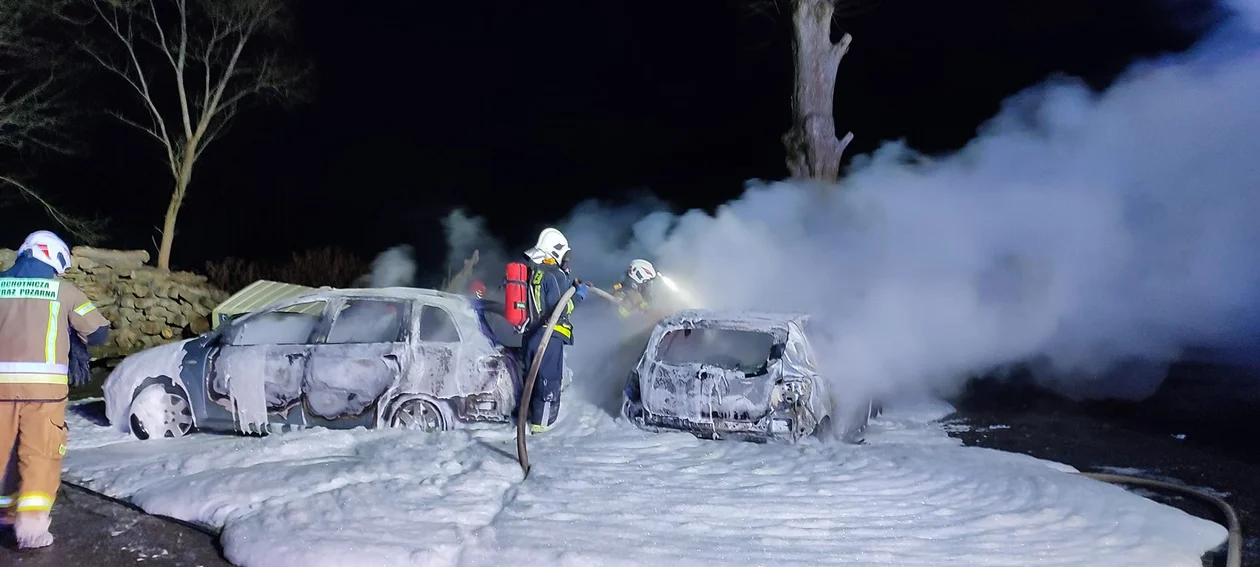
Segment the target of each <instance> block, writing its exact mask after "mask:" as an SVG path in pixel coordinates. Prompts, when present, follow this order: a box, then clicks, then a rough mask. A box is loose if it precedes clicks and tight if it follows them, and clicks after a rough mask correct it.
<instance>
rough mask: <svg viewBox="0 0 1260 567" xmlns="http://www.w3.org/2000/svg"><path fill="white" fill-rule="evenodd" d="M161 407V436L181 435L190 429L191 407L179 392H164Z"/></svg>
mask: <svg viewBox="0 0 1260 567" xmlns="http://www.w3.org/2000/svg"><path fill="white" fill-rule="evenodd" d="M164 399H165V401H166V404H165V405H163V407H162V437H183V436H184V435H185V434H187V433H188V431H189V430H191V429H192V408H191V407H189V406H188V400H185V399H184V397H183V396H181V395H179V394H172V393H170V392H167V393H166V396H165V397H164Z"/></svg>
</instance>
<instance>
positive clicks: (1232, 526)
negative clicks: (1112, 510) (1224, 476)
mask: <svg viewBox="0 0 1260 567" xmlns="http://www.w3.org/2000/svg"><path fill="white" fill-rule="evenodd" d="M1076 474H1079V475H1080V476H1083V477H1085V478H1092V479H1094V480H1097V481H1102V482H1106V483H1111V484H1133V485H1137V486H1149V487H1151V488H1161V489H1164V490H1171V491H1174V492H1180V493H1182V494H1189V495H1191V496H1196V497H1198V498H1200V499H1203V500H1206V501H1208V502H1211V503H1212V504H1214V505H1215V506H1216V507H1217V508H1219V509H1220V510H1221V513H1222V514H1224V515H1225V521H1226V526H1225V527H1226V529H1228V530H1229V540H1228V541H1229V544H1228V545H1227V546H1226V555H1225V567H1240V566H1241V565H1242V542H1243V539H1242V524H1241V522H1239V521H1238V513H1237V512H1235V511H1234V508H1233V506H1230V505H1229V503H1228V502H1226V501H1225V500H1224V499H1222V498H1220V497H1218V496H1214V495H1212V494H1208V493H1206V492H1204V491H1202V490H1195V489H1193V488H1190V487H1188V486H1181V485H1179V484H1173V483H1171V482H1163V481H1159V480H1151V479H1148V478H1141V477H1136V476H1125V475H1119V474H1108V473H1087V472H1083V473H1076Z"/></svg>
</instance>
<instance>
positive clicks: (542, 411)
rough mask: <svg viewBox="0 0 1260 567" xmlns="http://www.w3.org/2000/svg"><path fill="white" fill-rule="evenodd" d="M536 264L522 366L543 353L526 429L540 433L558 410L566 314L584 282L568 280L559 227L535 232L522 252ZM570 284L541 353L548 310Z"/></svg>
mask: <svg viewBox="0 0 1260 567" xmlns="http://www.w3.org/2000/svg"><path fill="white" fill-rule="evenodd" d="M525 255H526V257H528V258H530V259H531V260H534V261H536V262H537V263H536V264H535V265H534V266H533V267H532V269H531V270H530V281H529V311H530V319H529V320H530V324H529V327H528V328H527V329H526V331H525V337H524V339H525V346H526V348H525V368H530V367H531V366H532V365H533V363H534V357H536V356H542V363H541V364H540V365H539V367H538V376H537V378H535V382H534V390H533V392H532V393H531V394H530V404H529V406H530V407H529V430H530V433H542V432H544V431H546V430H547V429H548V428H549V427H551V424H553V423H555V421H556V417H557V416H558V415H559V413H560V385H561V382H562V381H563V380H564V346H565V345H570V344H573V323H572V322H570V320H569V316H570V315H571V314H572V313H573V307H574V305H576V304H577V303H581V302H582V300H583V299H586V290H587V287H588V286H587V284H586V283H584V282H581V281H577V280H570V279H569V275H568V267H569V258H570V249H569V241H568V239H566V238H565V237H564V234H561V232H560V231H559V230H556V229H554V228H547V229H545V230H543V231H542V233H541V234H539V235H538V243H537V244H536V245H535V246H534V248H533V249H531V250H530V251H528V252H526V253H525ZM570 285H572V286H575V287H576V288H577V290H576V291H574V293H573V297H572V298H571V299H570V300H569V301H568V303H567V304H566V305H565V308H564V312H563V314H562V315H561V316H560V318H559V319H558V320H557V321H556V326H555V329H554V330H553V331H552V337H551V340H550V341H548V343H547V349H546V350H545V351H544V352H542V353H541V355H540V353H539V352H538V347H539V345H540V344H541V342H542V338H543V335H544V333H543V331H544V330H545V328H546V326H547V321H548V320H549V319H550V318H551V313H552V312H553V311H554V310H555V309H556V305H557V304H559V303H560V296H561V295H563V294H564V291H565V289H567V288H568V287H569V286H570Z"/></svg>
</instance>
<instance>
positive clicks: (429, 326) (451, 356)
mask: <svg viewBox="0 0 1260 567" xmlns="http://www.w3.org/2000/svg"><path fill="white" fill-rule="evenodd" d="M415 344H416V352H417V356H416V360H415V362H414V363H413V364H414V365H415V366H414V367H413V369H412V375H413V376H416V377H417V381H416V382H415V383H414V384H413V385H412V386H413V389H414V390H416V391H418V392H422V393H426V394H429V395H432V396H436V397H441V396H442V395H443V394H444V390H448V389H459V390H462V389H463V388H462V387H460V386H461V385H455V384H450V385H448V384H447V381H448V380H452V379H454V376H455V375H456V372H457V371H458V370H459V365H460V364H461V363H462V361H461V359H460V355H461V354H462V353H461V351H460V348H459V347H460V344H461V339H460V333H459V327H458V325H456V324H455V318H454V317H452V316H451V314H450V313H449V312H447V311H446V309H443V308H441V307H438V306H436V305H424V306H423V307H421V309H420V320H419V321H418V322H417V325H416V340H415ZM451 386H455V388H451ZM464 386H467V385H464Z"/></svg>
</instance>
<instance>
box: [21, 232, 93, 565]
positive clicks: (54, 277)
mask: <svg viewBox="0 0 1260 567" xmlns="http://www.w3.org/2000/svg"><path fill="white" fill-rule="evenodd" d="M69 267H70V248H69V247H67V246H66V243H65V242H63V241H62V240H61V239H60V238H58V237H57V235H55V234H53V233H51V232H48V231H46V230H41V231H38V232H34V233H31V235H30V236H28V237H26V241H25V242H23V243H22V246H21V248H19V249H18V257H17V261H16V262H14V264H13V267H12V268H10V269H8V270H7V271H4V272H0V455H3V456H4V459H5V460H6V461H7V466H6V467H5V470H4V479H3V483H0V518H2V519H0V523H3V524H5V525H12V526H13V530H14V535H15V536H17V542H18V547H20V548H36V547H46V546H49V545H52V542H53V536H52V534H51V533H49V531H48V526H49V514H50V513H51V511H52V506H53V501H54V500H55V499H56V496H57V489H58V488H60V486H61V458H62V456H64V455H65V453H66V432H67V429H66V397H67V395H68V393H69V382H70V379H69V363H70V341H71V340H82V341H84V342H86V343H87V344H89V345H97V344H101V343H104V342H105V339H106V338H107V335H108V334H109V322H108V321H106V320H105V318H104V317H103V316H101V314H100V312H99V311H97V310H96V306H95V305H92V302H91V301H89V300H88V298H87V296H86V295H84V294H83V292H82V291H80V290H79V288H77V287H75V286H74V284H72V283H70V282H68V281H65V280H63V279H61V277H60V276H61V275H62V274H64V273H65V272H66V269H67V268H69ZM72 334H74V335H77V336H74V337H72V336H71V335H72ZM76 374H77V373H76Z"/></svg>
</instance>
